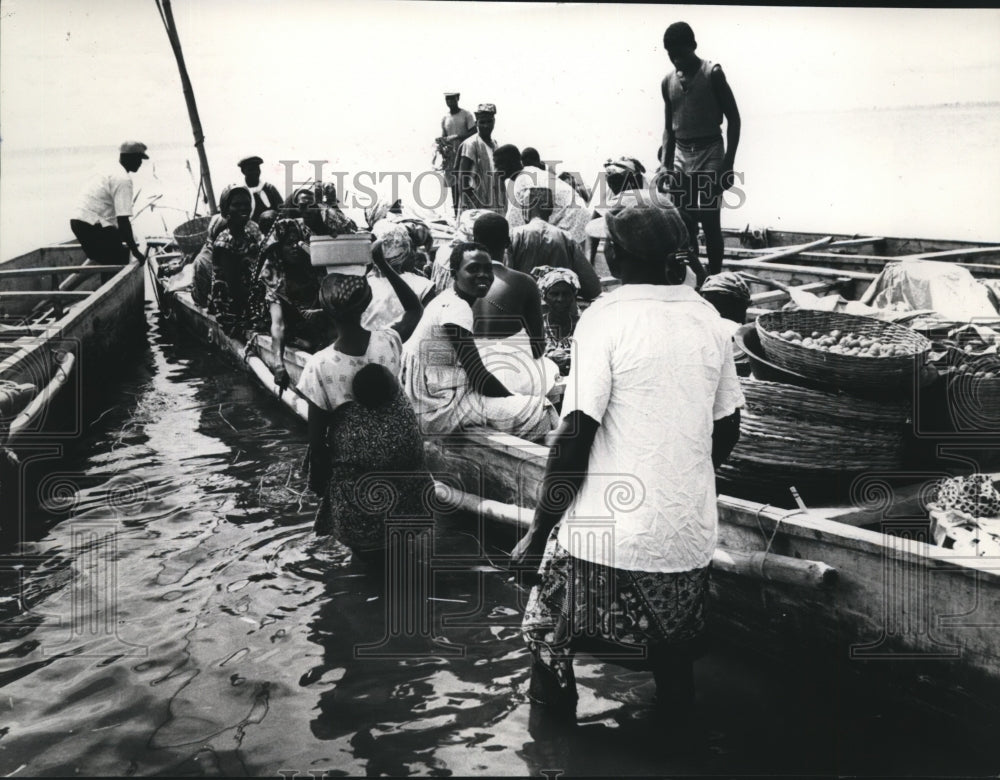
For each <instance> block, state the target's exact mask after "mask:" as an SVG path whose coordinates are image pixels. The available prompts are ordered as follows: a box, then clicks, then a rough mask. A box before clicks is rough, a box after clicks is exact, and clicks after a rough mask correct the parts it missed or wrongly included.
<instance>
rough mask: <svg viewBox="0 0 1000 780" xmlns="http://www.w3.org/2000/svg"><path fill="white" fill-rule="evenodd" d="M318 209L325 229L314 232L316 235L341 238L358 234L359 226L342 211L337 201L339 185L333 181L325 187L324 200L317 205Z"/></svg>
mask: <svg viewBox="0 0 1000 780" xmlns="http://www.w3.org/2000/svg"><path fill="white" fill-rule="evenodd" d="M316 208H318V209H319V222H320V224H321V225H322V228H323V229H322V230H314V231H313V232H314V233H320V234H322V235H326V236H340V235H343V234H345V233H356V232H357V231H358V226H357V225H355V224H354V220H352V219H351V218H350V217H348V216H347V215H346V214H344V212H343V211H341V210H340V205H339V203H338V201H337V185H335V184H334V183H333V182H332V181H329V182H327V183H326V184H324V185H323V200H322V201H320V202H319V203H317V204H316Z"/></svg>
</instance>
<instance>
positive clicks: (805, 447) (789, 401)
mask: <svg viewBox="0 0 1000 780" xmlns="http://www.w3.org/2000/svg"><path fill="white" fill-rule="evenodd" d="M740 385H741V387H742V388H743V395H744V396H745V398H746V407H745V408H744V409H743V410H742V413H741V415H740V440H739V442H738V443H737V444H736V447H735V448H734V449H733V451H732V453H731V454H730V456H729V458H728V460H727V461H726V463H725V464H723V466H722V467H721V468H720V469H719V470H718V472H717V473H718V476H719V477H720V479H721V480H722V489H723V490H724V491H729V492H731V493H733V494H734V495H738V496H740V497H743V498H748V499H751V500H756V501H762V502H766V503H778V504H781V505H786V504H788V502H789V500H790V494H789V492H788V488H789V486H792V485H794V486H795V487H796V488H798V490H799V492H800V493H801V495H802V497H803V498H804V499H805V500H806V502H807V503H809V502H810V501H818V502H829V501H835V502H836V501H846V500H848V499H849V493H850V486H851V483H852V481H853V480H854V478H855V477H856V476H858V475H860V474H864V473H870V472H872V471H878V472H885V471H890V472H896V471H899V470H900V469H902V468H903V466H904V465H905V457H906V431H907V430H908V429H909V428H911V427H912V424H911V423H909V419H910V417H911V415H910V404H908V403H903V402H898V401H874V400H869V399H863V398H854V397H851V396H847V395H843V394H837V393H827V392H822V391H818V390H810V389H807V388H804V387H796V386H793V385H788V384H784V383H780V382H766V381H761V380H756V379H746V380H741V381H740Z"/></svg>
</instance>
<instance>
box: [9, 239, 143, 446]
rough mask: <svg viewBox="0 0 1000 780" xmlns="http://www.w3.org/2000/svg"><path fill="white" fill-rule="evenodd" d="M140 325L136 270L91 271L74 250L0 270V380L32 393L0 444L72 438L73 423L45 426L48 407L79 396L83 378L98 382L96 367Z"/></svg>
mask: <svg viewBox="0 0 1000 780" xmlns="http://www.w3.org/2000/svg"><path fill="white" fill-rule="evenodd" d="M143 324H144V317H143V267H142V265H140V264H139V263H135V262H130V263H128V264H127V265H124V266H122V265H98V264H94V263H91V262H89V261H88V260H87V259H86V257H85V256H84V254H83V251H82V250H81V249H80V248H79V246H78V245H76V244H59V245H55V246H47V247H42V248H40V249H36V250H35V251H33V252H29V253H28V254H25V255H21V256H19V257H16V258H13V259H11V260H8V261H7V262H5V263H3V264H0V379H2V380H4V381H6V382H9V383H13V384H18V385H30V386H31V387H32V388H33V389H32V390H30V391H29V394H30V396H31V400H30V402H29V403H27V405H25V406H24V407H23V408H20V409H18V410H17V412H16V413H15V414H13V416H11V417H10V418H8V419H5V420H4V429H3V431H2V436H0V445H3V446H8V447H14V448H15V450H16V448H17V445H19V444H27V443H28V442H29V441H31V442H38V441H47V442H51V441H53V440H58V439H59V438H61V437H64V436H73V435H76V434H78V433H79V432H80V430H81V428H80V425H81V421H80V420H79V419H71V420H69V421H68V423H67V422H66V421H61V422H60V423H59V425H58V426H57V428H55V429H54V428H53V427H52V425H53V423H54V422H55V421H54V418H53V415H51V414H50V413H49V412H50V410H51V408H52V404H53V402H54V401H55V400H56V398H57V397H58V396H59V395H60V394H61V393H62V392H64V391H65V390H66V389H67V388H69V387H74V388H75V389H76V391H77V392H78V393H79V392H81V391H82V388H83V384H82V378H83V375H84V374H86V376H87V381H88V382H91V383H94V382H99V376H98V371H97V369H98V367H99V366H100V364H101V362H102V361H103V360H104V359H106V358H107V357H108V356H109V355H112V354H116V353H117V352H118V351H119V349H120V348H121V346H122V344H123V341H124V340H125V339H126V338H131V337H132V336H134V334H136V333H142V332H143V331H144V328H143ZM74 379H75V381H73V380H74ZM74 417H76V416H74Z"/></svg>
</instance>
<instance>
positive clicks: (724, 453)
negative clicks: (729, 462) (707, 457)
mask: <svg viewBox="0 0 1000 780" xmlns="http://www.w3.org/2000/svg"><path fill="white" fill-rule="evenodd" d="M739 440H740V410H739V409H737V410H736V411H735V412H733V413H732V414H731V415H729V416H728V417H723V418H722V419H721V420H716V421H715V425H714V426H713V427H712V465H713V466H715V468H719V466H721V465H722V464H723V463H725V462H726V458H728V457H729V454H730V453H731V452H732V451H733V447H735V446H736V443H737V442H738V441H739Z"/></svg>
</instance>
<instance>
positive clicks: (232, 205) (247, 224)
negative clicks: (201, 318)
mask: <svg viewBox="0 0 1000 780" xmlns="http://www.w3.org/2000/svg"><path fill="white" fill-rule="evenodd" d="M219 203H220V207H221V211H222V214H223V216H224V217H225V219H226V225H225V227H224V228H222V230H220V231H219V233H218V235H217V236H216V237H215V238H214V239H212V243H211V247H212V257H211V260H212V282H211V289H210V292H209V296H208V306H207V308H208V312H209V314H214V315H215V318H216V320H217V321H218V322H219V324H220V325H221V326H222V329H223V330H224V331H225V332H226V333H227V334H228V335H230V336H234V337H242V336H243V335H245V331H246V329H248V328H249V327H250V325H251V312H250V294H251V290H252V288H253V282H254V275H255V273H256V270H257V263H258V261H259V257H260V250H261V244H262V243H263V240H264V236H263V235H261V232H260V229H259V228H258V227H257V225H256V223H254V222H251V221H250V214H251V210H252V208H253V197H252V196H251V194H250V190H248V189H247V188H246V187H227V188H226V190H225V191H224V192H223V193H222V196H221V197H220V199H219Z"/></svg>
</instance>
